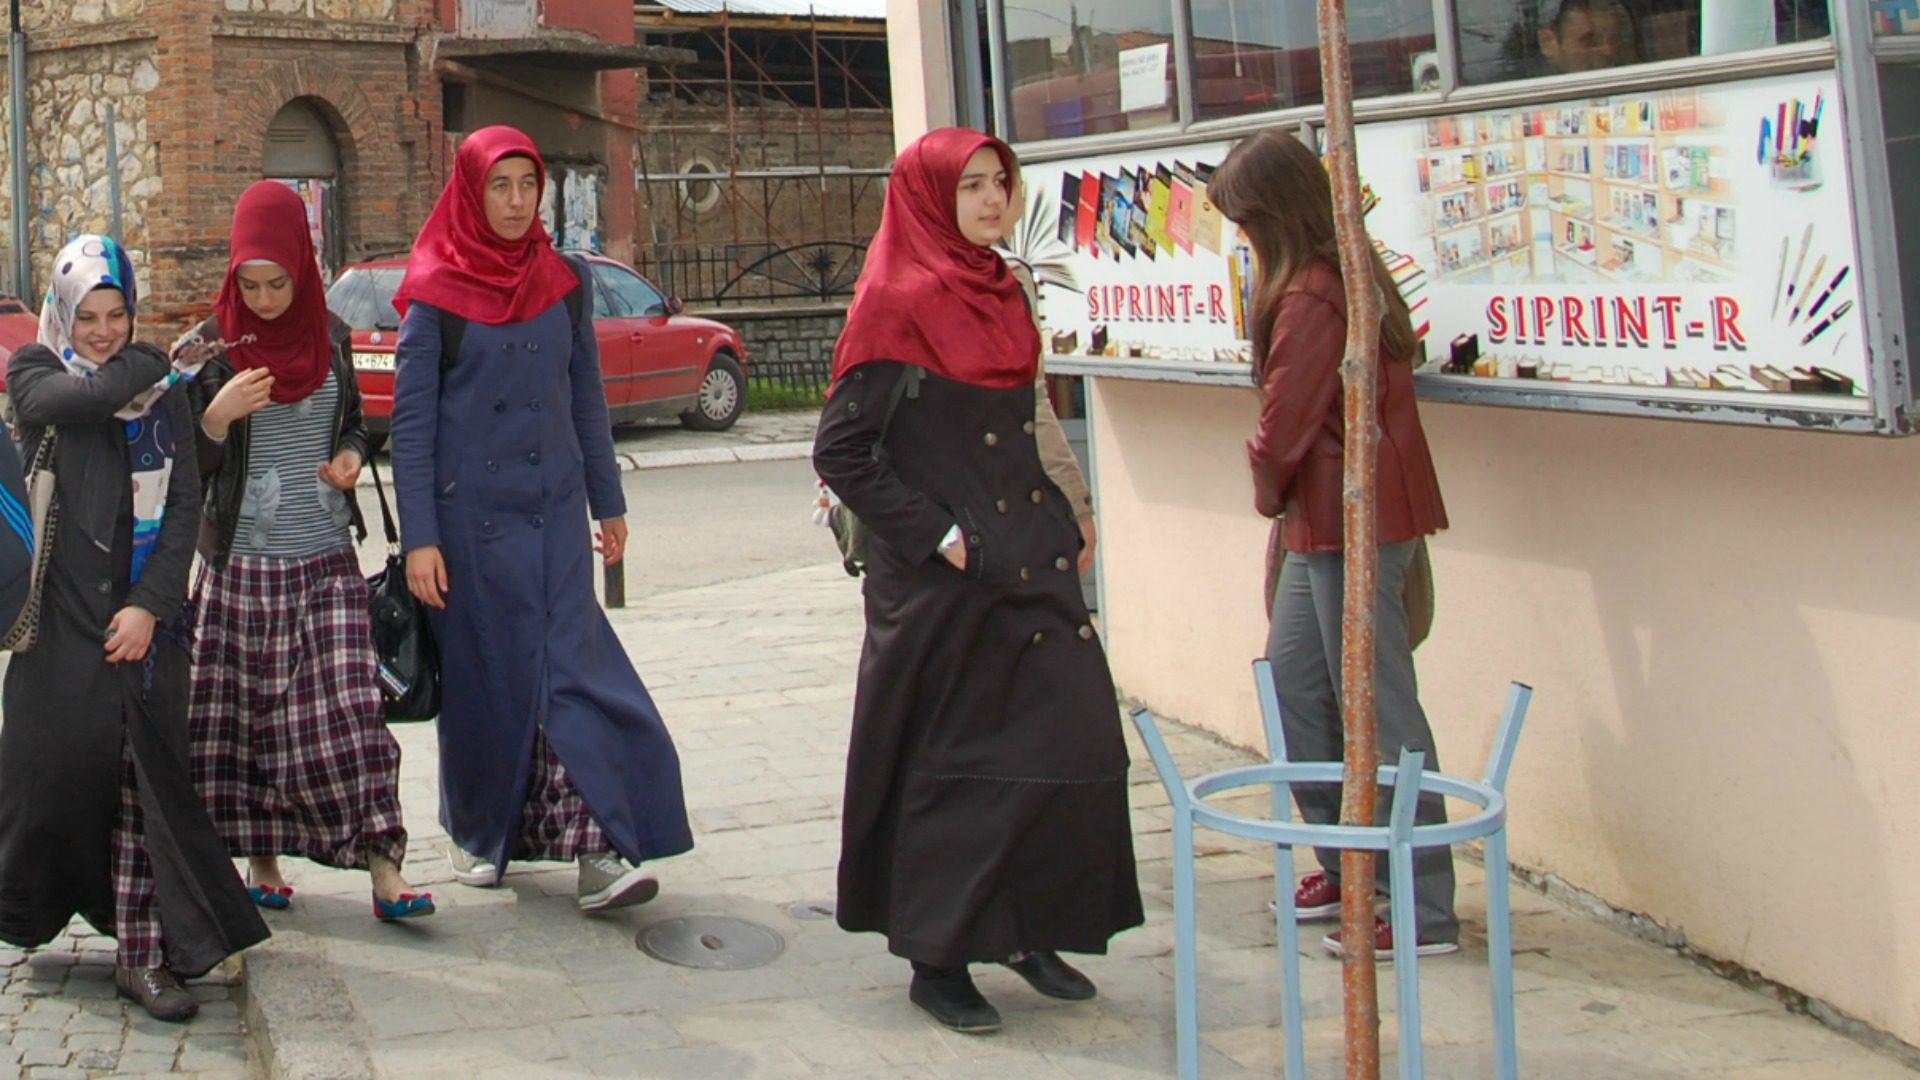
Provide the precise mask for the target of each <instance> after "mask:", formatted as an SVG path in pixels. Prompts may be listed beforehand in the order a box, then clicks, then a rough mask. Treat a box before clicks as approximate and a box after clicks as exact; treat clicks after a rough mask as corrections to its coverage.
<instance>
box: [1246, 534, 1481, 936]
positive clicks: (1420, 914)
mask: <svg viewBox="0 0 1920 1080" xmlns="http://www.w3.org/2000/svg"><path fill="white" fill-rule="evenodd" d="M1413 548H1414V545H1413V543H1412V542H1411V541H1409V542H1407V543H1404V544H1384V545H1382V546H1381V547H1380V568H1379V571H1378V573H1377V575H1376V580H1375V588H1376V600H1375V603H1376V605H1377V607H1376V611H1377V614H1376V616H1375V624H1374V722H1375V728H1376V731H1377V733H1378V737H1379V744H1380V760H1381V762H1382V763H1384V764H1392V763H1393V761H1394V760H1395V759H1396V758H1397V757H1398V756H1399V754H1400V750H1401V748H1402V747H1406V746H1416V747H1419V748H1421V749H1423V750H1425V751H1426V752H1427V761H1426V767H1427V768H1428V769H1433V770H1438V769H1439V768H1440V763H1439V759H1438V757H1437V756H1436V754H1435V752H1434V746H1433V730H1432V729H1431V728H1429V727H1428V726H1427V714H1426V712H1425V710H1423V709H1421V708H1420V695H1419V687H1418V686H1417V685H1416V684H1415V681H1414V674H1413V649H1412V647H1411V646H1410V645H1409V644H1408V643H1407V609H1406V603H1405V601H1404V600H1403V599H1402V596H1403V594H1404V589H1405V585H1406V577H1407V564H1408V563H1409V562H1410V561H1411V560H1412V559H1413ZM1345 571H1346V561H1345V559H1343V558H1342V557H1341V556H1340V555H1339V554H1338V553H1327V554H1311V555H1298V554H1292V553H1289V554H1288V555H1287V561H1286V566H1285V568H1284V569H1283V570H1282V571H1281V573H1280V584H1279V587H1278V588H1276V589H1275V590H1274V596H1273V621H1272V624H1271V626H1270V627H1269V629H1268V632H1267V659H1268V660H1271V661H1272V662H1273V675H1274V681H1275V682H1276V683H1277V684H1278V689H1279V691H1280V711H1281V714H1282V720H1283V727H1284V729H1285V731H1286V736H1287V757H1288V758H1289V759H1291V760H1293V761H1339V760H1341V758H1342V756H1343V738H1344V736H1343V728H1342V724H1341V718H1340V612H1341V608H1342V606H1343V605H1342V603H1341V590H1342V588H1343V587H1344V584H1345V579H1346V572H1345ZM1293 793H1294V801H1295V802H1296V803H1298V804H1299V806H1300V816H1301V817H1302V818H1303V819H1305V820H1306V821H1309V822H1313V823H1316V824H1322V823H1324V824H1331V823H1333V822H1337V821H1338V820H1340V791H1339V785H1337V784H1311V785H1297V786H1295V787H1294V789H1293ZM1390 799H1391V792H1387V791H1383V792H1381V798H1380V799H1379V801H1378V809H1379V820H1380V821H1381V822H1382V823H1384V822H1385V821H1386V815H1387V809H1388V807H1389V805H1390V804H1391V803H1390ZM1445 820H1447V809H1446V803H1445V801H1444V800H1443V799H1442V798H1441V797H1440V796H1439V795H1423V796H1421V798H1420V806H1419V810H1418V813H1417V814H1416V815H1415V821H1416V823H1418V824H1422V825H1428V824H1435V823H1438V822H1443V821H1445ZM1314 854H1315V855H1316V856H1318V858H1319V860H1320V865H1321V867H1322V868H1323V869H1324V871H1325V872H1326V875H1327V877H1328V879H1329V880H1332V881H1334V882H1338V881H1339V880H1340V852H1339V851H1338V850H1337V849H1333V848H1318V849H1315V852H1314ZM1375 873H1376V880H1377V881H1378V883H1379V887H1380V888H1381V889H1383V890H1384V889H1386V888H1387V885H1388V879H1387V861H1386V855H1385V853H1382V854H1381V856H1380V860H1379V863H1378V864H1377V867H1376V870H1375ZM1413 888H1414V910H1415V913H1416V916H1417V918H1418V919H1419V923H1420V926H1419V940H1420V941H1422V942H1449V941H1457V940H1459V937H1460V920H1459V918H1458V917H1457V916H1455V915H1454V913H1453V852H1452V851H1451V850H1449V849H1447V848H1425V849H1422V850H1420V851H1417V852H1416V853H1415V855H1414V883H1413Z"/></svg>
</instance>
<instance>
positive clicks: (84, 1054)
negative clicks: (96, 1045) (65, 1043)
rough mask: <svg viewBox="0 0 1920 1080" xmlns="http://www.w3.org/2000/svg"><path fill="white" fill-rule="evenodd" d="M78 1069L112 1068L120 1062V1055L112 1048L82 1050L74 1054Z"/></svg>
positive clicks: (74, 1061) (74, 1062) (74, 1063)
mask: <svg viewBox="0 0 1920 1080" xmlns="http://www.w3.org/2000/svg"><path fill="white" fill-rule="evenodd" d="M72 1064H73V1067H74V1068H76V1069H89V1070H92V1069H112V1068H116V1067H118V1066H119V1064H120V1055H119V1054H118V1053H117V1052H114V1051H110V1050H82V1051H80V1052H79V1053H77V1054H75V1055H73V1062H72Z"/></svg>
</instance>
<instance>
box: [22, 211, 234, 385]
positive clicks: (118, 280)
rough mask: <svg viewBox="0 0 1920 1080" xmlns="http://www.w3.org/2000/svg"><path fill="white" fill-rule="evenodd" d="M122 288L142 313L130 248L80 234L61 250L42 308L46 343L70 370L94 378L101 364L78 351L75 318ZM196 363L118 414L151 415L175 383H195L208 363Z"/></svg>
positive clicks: (175, 372) (132, 309)
mask: <svg viewBox="0 0 1920 1080" xmlns="http://www.w3.org/2000/svg"><path fill="white" fill-rule="evenodd" d="M102 287H106V288H112V289H118V290H120V295H121V296H122V297H124V298H125V299H126V302H127V313H128V314H129V315H133V314H134V313H136V312H137V311H138V310H139V309H138V307H137V305H136V300H137V299H138V297H137V295H136V286H135V284H134V280H133V262H132V260H130V259H128V258H127V252H126V249H125V248H123V247H121V246H120V245H119V244H116V243H114V242H113V240H112V239H111V238H109V237H105V236H95V235H92V234H86V235H82V236H76V237H74V238H73V239H72V240H70V241H68V242H67V246H66V247H63V248H61V249H60V254H58V255H56V256H54V259H53V281H52V283H51V284H49V285H48V286H47V298H46V300H45V301H44V302H43V303H42V304H41V305H40V334H39V338H40V344H42V345H45V346H46V347H47V348H49V349H52V350H53V353H54V355H55V356H58V357H59V358H60V362H61V363H63V364H65V365H66V366H67V370H68V371H71V372H73V373H74V374H76V375H92V374H93V373H94V372H95V371H97V370H99V367H100V365H98V364H96V363H94V362H93V361H91V360H88V359H87V358H85V357H83V356H81V355H80V354H79V353H78V352H76V351H74V348H73V320H74V317H75V315H76V314H77V313H78V312H79V310H80V301H82V300H85V299H86V298H87V294H88V293H90V292H92V291H93V290H95V289H98V288H102ZM195 359H196V361H197V362H195V363H192V364H191V365H182V364H179V363H176V364H175V365H174V368H173V370H172V371H170V372H168V373H167V376H166V378H164V379H161V380H160V381H159V382H157V383H155V384H153V386H152V387H150V388H148V389H147V390H144V391H142V392H141V393H140V394H139V395H138V396H137V397H135V398H134V399H133V400H132V401H130V402H128V403H127V405H126V407H125V408H123V409H121V410H120V411H119V412H117V413H115V414H114V415H115V416H118V417H119V418H120V419H122V420H137V419H139V418H140V417H143V416H145V415H147V413H148V411H149V410H151V409H152V408H153V406H154V403H155V402H157V401H159V400H160V398H161V397H162V396H164V395H165V394H166V392H167V391H168V390H170V389H172V388H173V385H174V384H175V383H177V382H180V381H181V380H183V379H191V378H193V377H194V375H196V374H198V373H199V371H200V367H201V365H202V364H204V363H205V359H204V358H203V357H197V358H195Z"/></svg>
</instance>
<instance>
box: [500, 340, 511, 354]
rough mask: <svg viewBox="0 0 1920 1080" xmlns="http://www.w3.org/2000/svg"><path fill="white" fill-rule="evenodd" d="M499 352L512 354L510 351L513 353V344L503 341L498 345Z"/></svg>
mask: <svg viewBox="0 0 1920 1080" xmlns="http://www.w3.org/2000/svg"><path fill="white" fill-rule="evenodd" d="M500 351H501V352H512V351H513V342H511V341H503V342H501V343H500Z"/></svg>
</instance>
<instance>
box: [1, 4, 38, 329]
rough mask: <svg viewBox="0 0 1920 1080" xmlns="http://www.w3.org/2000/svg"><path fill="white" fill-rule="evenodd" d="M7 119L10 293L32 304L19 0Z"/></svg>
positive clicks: (11, 23)
mask: <svg viewBox="0 0 1920 1080" xmlns="http://www.w3.org/2000/svg"><path fill="white" fill-rule="evenodd" d="M7 7H8V13H7V22H8V25H7V30H8V35H7V61H8V69H9V70H8V72H7V96H8V98H9V104H8V107H7V108H8V112H7V119H8V120H9V121H10V126H11V128H12V130H11V132H10V133H9V134H10V136H11V138H10V140H9V146H10V147H11V150H10V156H11V157H12V158H13V291H14V293H15V294H17V295H18V296H19V297H20V299H21V300H24V301H26V302H27V303H29V304H31V303H33V298H32V297H31V296H28V295H27V294H28V293H30V292H32V291H33V258H32V256H31V255H30V253H29V252H28V251H27V35H26V34H25V33H24V32H22V31H21V29H20V0H9V3H8V5H7Z"/></svg>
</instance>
